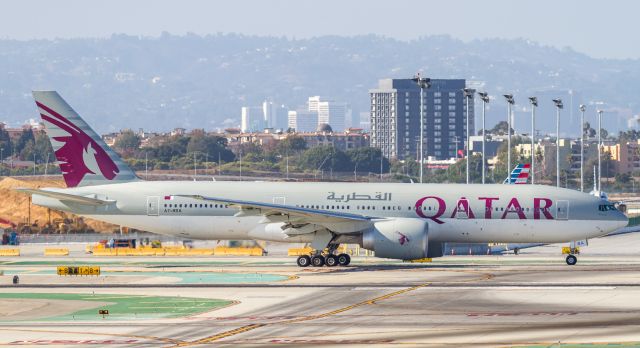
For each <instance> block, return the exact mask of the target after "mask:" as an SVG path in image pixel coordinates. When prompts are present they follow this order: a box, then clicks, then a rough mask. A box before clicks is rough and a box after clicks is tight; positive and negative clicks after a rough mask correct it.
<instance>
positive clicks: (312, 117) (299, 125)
mask: <svg viewBox="0 0 640 348" xmlns="http://www.w3.org/2000/svg"><path fill="white" fill-rule="evenodd" d="M289 128H292V129H295V130H296V132H315V131H316V129H317V128H318V113H317V112H316V111H309V110H305V109H298V110H290V111H289Z"/></svg>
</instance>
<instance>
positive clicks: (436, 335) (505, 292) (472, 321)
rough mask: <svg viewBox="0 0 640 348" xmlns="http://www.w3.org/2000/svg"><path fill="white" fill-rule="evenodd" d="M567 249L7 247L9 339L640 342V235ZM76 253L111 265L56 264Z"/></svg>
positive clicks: (2, 313)
mask: <svg viewBox="0 0 640 348" xmlns="http://www.w3.org/2000/svg"><path fill="white" fill-rule="evenodd" d="M37 247H40V246H33V245H32V246H24V248H25V249H29V248H37ZM559 252H560V247H559V246H545V247H539V248H534V249H530V250H523V251H522V253H521V254H520V255H504V256H449V257H445V258H440V259H436V260H434V262H432V263H426V264H414V263H402V262H395V261H389V260H378V259H375V258H364V257H361V258H356V259H354V262H353V264H352V266H349V267H337V268H327V267H323V268H305V269H301V268H298V267H297V266H295V265H294V258H292V257H291V258H289V257H274V256H268V257H215V256H213V257H123V258H111V257H103V258H96V257H92V256H73V257H68V258H64V257H60V258H45V257H41V256H26V257H23V256H21V257H4V258H0V270H2V271H4V274H5V275H4V276H0V346H11V345H20V346H43V345H49V346H90V347H95V346H108V345H109V346H127V347H135V346H153V347H156V346H160V347H188V346H208V345H221V346H225V345H228V346H252V347H265V346H274V345H287V346H301V345H314V346H315V345H322V346H339V345H347V344H348V345H351V346H363V347H364V346H372V345H375V346H392V345H401V346H420V347H424V346H433V347H439V346H454V347H460V346H474V347H478V346H485V347H496V346H499V347H511V346H516V347H520V346H527V347H529V346H533V347H548V346H554V347H555V346H569V347H570V346H578V345H580V346H581V347H582V346H588V347H596V346H604V345H607V347H612V346H614V347H615V346H625V347H628V346H635V345H640V234H629V235H621V236H615V237H610V238H606V239H599V240H593V241H591V242H590V246H589V247H586V248H584V249H583V254H582V255H581V256H580V257H579V261H578V264H577V265H576V266H567V265H566V264H565V263H564V258H563V257H562V255H560V254H559ZM37 254H38V253H37V252H33V253H32V254H28V253H27V255H37ZM67 264H74V265H81V264H96V265H100V266H101V267H102V271H103V273H102V275H101V276H99V277H70V276H67V277H63V276H58V275H56V274H55V266H56V265H67ZM14 274H17V275H19V276H20V284H19V285H17V286H16V285H13V284H11V278H12V276H13V275H14ZM100 309H109V312H110V313H109V315H106V316H105V317H104V318H103V317H102V316H101V315H99V314H98V310H100Z"/></svg>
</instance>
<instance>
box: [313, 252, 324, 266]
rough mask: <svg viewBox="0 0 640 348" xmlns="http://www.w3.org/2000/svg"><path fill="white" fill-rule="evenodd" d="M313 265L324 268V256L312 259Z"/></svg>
mask: <svg viewBox="0 0 640 348" xmlns="http://www.w3.org/2000/svg"><path fill="white" fill-rule="evenodd" d="M311 264H312V265H313V266H314V267H322V266H324V256H322V255H316V256H313V257H312V258H311Z"/></svg>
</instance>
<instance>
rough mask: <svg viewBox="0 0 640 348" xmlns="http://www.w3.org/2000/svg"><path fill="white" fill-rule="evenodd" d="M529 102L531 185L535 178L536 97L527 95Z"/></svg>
mask: <svg viewBox="0 0 640 348" xmlns="http://www.w3.org/2000/svg"><path fill="white" fill-rule="evenodd" d="M529 102H530V103H531V185H534V184H535V178H536V153H535V149H534V148H535V145H536V108H537V107H538V98H536V97H529Z"/></svg>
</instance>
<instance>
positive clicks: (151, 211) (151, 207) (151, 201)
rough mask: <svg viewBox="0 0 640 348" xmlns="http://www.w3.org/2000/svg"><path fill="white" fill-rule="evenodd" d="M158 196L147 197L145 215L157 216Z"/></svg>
mask: <svg viewBox="0 0 640 348" xmlns="http://www.w3.org/2000/svg"><path fill="white" fill-rule="evenodd" d="M158 200H159V197H158V196H150V197H147V215H149V216H158Z"/></svg>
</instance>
